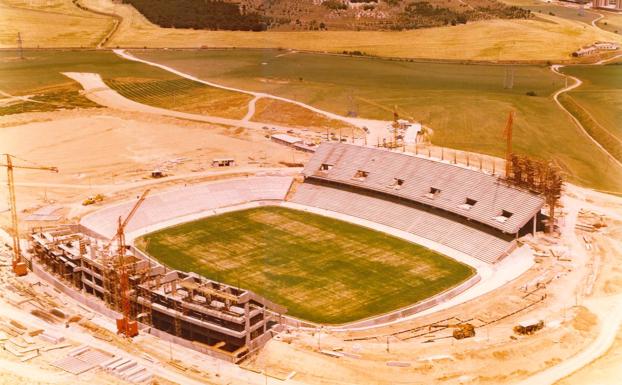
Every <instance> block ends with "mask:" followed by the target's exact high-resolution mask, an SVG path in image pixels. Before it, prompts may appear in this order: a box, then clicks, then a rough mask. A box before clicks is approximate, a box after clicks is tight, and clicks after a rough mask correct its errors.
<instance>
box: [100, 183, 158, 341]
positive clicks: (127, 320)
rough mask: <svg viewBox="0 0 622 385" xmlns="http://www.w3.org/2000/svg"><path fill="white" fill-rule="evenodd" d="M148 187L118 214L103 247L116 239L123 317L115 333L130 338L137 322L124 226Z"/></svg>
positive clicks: (134, 333) (116, 268)
mask: <svg viewBox="0 0 622 385" xmlns="http://www.w3.org/2000/svg"><path fill="white" fill-rule="evenodd" d="M149 191H150V190H149V189H147V190H145V192H144V193H143V195H141V196H140V198H139V199H138V202H136V204H134V207H132V210H130V213H129V214H128V215H127V217H125V220H123V219H122V218H121V217H120V216H119V224H118V226H117V233H116V234H115V235H114V237H112V239H111V240H110V241H109V242H108V243H107V244H106V246H105V248H106V249H108V248H110V245H111V244H112V242H114V241H115V240H116V241H117V255H116V262H115V270H116V271H117V272H118V273H119V279H120V282H119V287H120V295H121V298H120V300H121V301H120V302H121V310H122V312H123V318H121V319H117V333H118V334H123V335H125V336H126V337H129V338H132V337H135V336H136V335H138V323H137V322H136V320H133V319H132V318H131V316H132V314H131V303H130V279H129V272H128V270H127V268H128V267H127V265H128V263H127V262H128V261H127V260H126V258H125V251H126V250H127V245H126V244H125V227H126V226H127V224H128V223H129V222H130V220H131V219H132V217H133V216H134V214H136V211H137V210H138V208H139V207H140V205H141V204H142V203H143V202H144V201H145V198H146V197H147V194H149Z"/></svg>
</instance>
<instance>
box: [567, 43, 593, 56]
mask: <svg viewBox="0 0 622 385" xmlns="http://www.w3.org/2000/svg"><path fill="white" fill-rule="evenodd" d="M596 52H598V48H596V47H594V46H593V45H590V46H587V47H583V48H580V49H578V50H576V51H574V52H573V53H572V56H574V57H583V56H589V55H594V54H595V53H596Z"/></svg>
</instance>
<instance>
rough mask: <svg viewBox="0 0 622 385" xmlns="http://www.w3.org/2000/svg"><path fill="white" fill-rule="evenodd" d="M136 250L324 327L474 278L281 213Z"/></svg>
mask: <svg viewBox="0 0 622 385" xmlns="http://www.w3.org/2000/svg"><path fill="white" fill-rule="evenodd" d="M138 245H139V247H141V248H143V249H144V250H145V251H147V252H148V253H149V254H151V255H152V256H154V257H155V258H157V259H158V260H160V261H161V262H163V263H165V264H166V265H168V266H170V267H172V268H175V269H179V270H184V271H194V272H196V273H199V274H201V275H204V276H205V277H208V278H212V279H216V280H220V281H223V282H226V283H228V284H231V285H235V286H241V287H243V288H246V289H249V290H252V291H254V292H256V293H258V294H260V295H263V296H265V297H267V298H269V299H270V300H272V301H275V302H277V303H280V304H282V305H284V306H287V307H288V309H289V310H288V314H290V315H292V316H295V317H300V318H303V319H306V320H309V321H314V322H322V323H344V322H349V321H354V320H358V319H361V318H365V317H369V316H373V315H375V314H380V313H385V312H388V311H391V310H395V309H398V308H401V307H404V306H407V305H410V304H413V303H415V302H417V301H420V300H423V299H425V298H428V297H430V296H432V295H434V294H436V293H439V292H441V291H443V290H445V289H447V288H449V287H452V286H455V285H457V284H458V283H460V282H462V281H464V280H465V279H467V278H468V277H470V276H471V275H472V274H473V271H472V269H471V268H470V267H468V266H466V265H463V264H460V263H458V262H456V261H454V260H451V259H448V258H446V257H444V256H442V255H440V254H438V253H435V252H433V251H431V250H428V249H426V248H424V247H421V246H418V245H415V244H412V243H409V242H405V241H403V240H401V239H398V238H394V237H391V236H388V235H385V234H382V233H379V232H376V231H372V230H369V229H366V228H364V227H359V226H356V225H353V224H349V223H346V222H342V221H338V220H334V219H331V218H326V217H322V216H319V215H315V214H309V213H304V212H300V211H295V210H289V209H284V208H279V207H264V208H257V209H250V210H244V211H237V212H233V213H228V214H223V215H219V216H215V217H210V218H206V219H202V220H199V221H196V222H190V223H186V224H182V225H179V226H176V227H173V228H169V229H165V230H161V231H158V232H155V233H152V234H148V235H146V236H145V237H143V238H141V239H140V240H139V241H138Z"/></svg>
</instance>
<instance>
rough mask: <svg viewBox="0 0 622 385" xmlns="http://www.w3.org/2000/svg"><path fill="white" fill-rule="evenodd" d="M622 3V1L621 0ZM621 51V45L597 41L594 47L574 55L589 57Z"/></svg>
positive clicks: (577, 51) (580, 50) (586, 47)
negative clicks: (599, 52) (600, 53)
mask: <svg viewBox="0 0 622 385" xmlns="http://www.w3.org/2000/svg"><path fill="white" fill-rule="evenodd" d="M620 1H622V0H620ZM618 49H620V44H618V43H615V42H611V41H597V42H595V43H594V44H592V45H588V46H585V47H582V48H580V49H578V50H576V51H574V52H573V53H572V56H574V57H582V56H589V55H594V54H596V53H598V51H616V50H618Z"/></svg>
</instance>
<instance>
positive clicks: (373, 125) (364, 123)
mask: <svg viewBox="0 0 622 385" xmlns="http://www.w3.org/2000/svg"><path fill="white" fill-rule="evenodd" d="M113 52H114V53H116V54H117V55H119V56H120V57H122V58H124V59H127V60H132V61H136V62H139V63H143V64H148V65H150V66H153V67H158V68H160V69H163V70H165V71H168V72H171V73H173V74H175V75H177V76H181V77H183V78H186V79H189V80H192V81H195V82H199V83H202V84H205V85H208V86H210V87H215V88H220V89H223V90H227V91H233V92H240V93H244V94H247V95H252V96H254V99H253V100H251V101H250V102H249V113H248V114H247V116H245V117H244V118H243V119H242V120H241V121H242V122H244V121H248V120H250V119H251V118H252V115H253V114H254V105H255V102H256V101H257V99H259V98H270V99H274V100H279V101H282V102H285V103H291V104H294V105H297V106H299V107H302V108H305V109H307V110H309V111H312V112H315V113H316V114H320V115H323V116H325V117H327V118H329V119H333V120H338V121H341V122H344V123H347V124H351V125H353V126H355V127H358V128H361V129H363V130H366V131H367V130H369V131H368V134H367V140H368V141H369V142H370V143H375V142H376V141H377V140H378V139H382V138H385V137H388V134H389V132H388V130H387V127H388V124H389V123H390V122H387V121H382V120H372V119H361V118H350V117H345V116H342V115H338V114H335V113H332V112H329V111H325V110H322V109H319V108H316V107H313V106H311V105H309V104H306V103H302V102H299V101H297V100H293V99H287V98H283V97H281V96H276V95H272V94H267V93H263V92H254V91H248V90H243V89H240V88H234V87H228V86H225V85H222V84H218V83H214V82H210V81H207V80H203V79H200V78H197V77H196V76H192V75H190V74H187V73H185V72H181V71H178V70H176V69H174V68H172V67H169V66H165V65H163V64H159V63H155V62H152V61H149V60H144V59H140V58H138V57H136V56H134V55H132V54H130V53H128V52H126V51H125V50H122V49H115V50H113ZM251 109H252V110H251ZM251 112H252V114H251Z"/></svg>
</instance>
